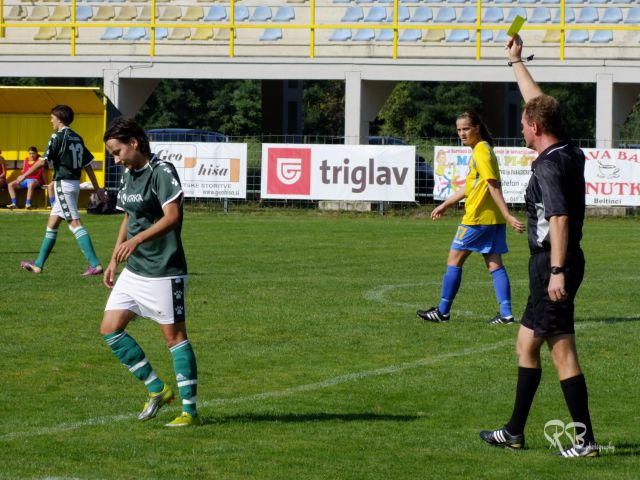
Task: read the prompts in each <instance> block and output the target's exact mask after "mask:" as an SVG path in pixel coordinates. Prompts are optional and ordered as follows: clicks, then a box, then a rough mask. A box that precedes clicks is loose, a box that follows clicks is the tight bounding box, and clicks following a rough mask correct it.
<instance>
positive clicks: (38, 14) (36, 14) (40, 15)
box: [27, 5, 55, 38]
mask: <svg viewBox="0 0 640 480" xmlns="http://www.w3.org/2000/svg"><path fill="white" fill-rule="evenodd" d="M48 16H49V9H48V8H47V7H45V6H43V5H36V6H35V7H33V8H32V9H31V13H29V16H28V17H27V20H28V21H30V22H37V21H40V20H44V19H46V18H47V17H48ZM49 33H50V32H49ZM54 37H55V35H54ZM51 38H53V37H51Z"/></svg>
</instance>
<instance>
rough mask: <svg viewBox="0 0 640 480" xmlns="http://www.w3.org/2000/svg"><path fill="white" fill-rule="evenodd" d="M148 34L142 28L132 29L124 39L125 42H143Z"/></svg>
mask: <svg viewBox="0 0 640 480" xmlns="http://www.w3.org/2000/svg"><path fill="white" fill-rule="evenodd" d="M146 34H147V32H146V30H145V29H144V28H142V27H132V28H130V29H129V30H127V33H125V34H124V36H123V37H122V39H123V40H129V41H132V40H142V39H143V38H144V37H145V36H146Z"/></svg>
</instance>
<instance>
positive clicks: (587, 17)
mask: <svg viewBox="0 0 640 480" xmlns="http://www.w3.org/2000/svg"><path fill="white" fill-rule="evenodd" d="M597 21H598V9H597V8H595V7H584V8H583V9H581V10H580V14H579V15H578V18H577V19H576V23H596V22H597Z"/></svg>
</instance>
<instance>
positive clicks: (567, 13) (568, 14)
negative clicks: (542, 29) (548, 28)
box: [551, 7, 576, 23]
mask: <svg viewBox="0 0 640 480" xmlns="http://www.w3.org/2000/svg"><path fill="white" fill-rule="evenodd" d="M575 19H576V16H575V15H574V13H573V8H571V7H565V8H564V23H572V22H573V21H575ZM551 23H560V9H559V8H557V9H556V13H555V14H554V15H553V20H551Z"/></svg>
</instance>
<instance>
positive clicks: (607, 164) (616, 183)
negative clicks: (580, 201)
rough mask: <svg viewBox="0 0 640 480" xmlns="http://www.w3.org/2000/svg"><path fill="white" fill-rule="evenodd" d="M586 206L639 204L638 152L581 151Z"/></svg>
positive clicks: (610, 150)
mask: <svg viewBox="0 0 640 480" xmlns="http://www.w3.org/2000/svg"><path fill="white" fill-rule="evenodd" d="M582 151H583V152H584V155H585V157H586V160H587V162H586V164H585V168H584V170H585V171H584V175H585V181H586V201H587V205H598V206H616V205H621V206H622V205H624V206H637V205H640V150H624V149H616V148H583V149H582Z"/></svg>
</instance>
